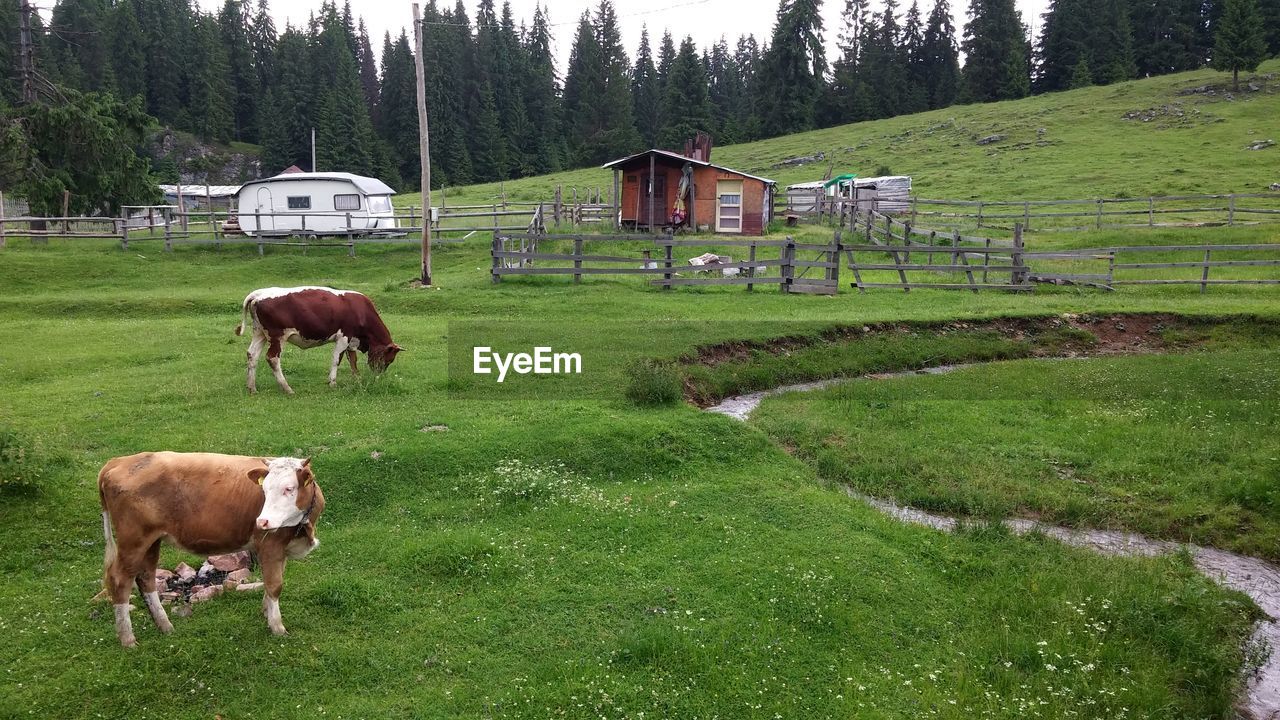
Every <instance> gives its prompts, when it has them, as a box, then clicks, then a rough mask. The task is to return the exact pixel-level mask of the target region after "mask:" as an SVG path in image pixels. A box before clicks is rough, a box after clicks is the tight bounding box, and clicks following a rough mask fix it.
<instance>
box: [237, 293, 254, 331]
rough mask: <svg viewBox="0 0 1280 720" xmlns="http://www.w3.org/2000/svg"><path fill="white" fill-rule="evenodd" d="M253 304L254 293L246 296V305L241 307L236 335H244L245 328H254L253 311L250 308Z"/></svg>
mask: <svg viewBox="0 0 1280 720" xmlns="http://www.w3.org/2000/svg"><path fill="white" fill-rule="evenodd" d="M252 304H253V293H249V294H248V295H245V296H244V305H242V306H241V307H240V324H239V325H237V326H236V335H243V334H244V331H245V329H246V328H247V329H249V330H250V331H252V330H253V313H252V312H250V310H249V308H250V307H251V306H252Z"/></svg>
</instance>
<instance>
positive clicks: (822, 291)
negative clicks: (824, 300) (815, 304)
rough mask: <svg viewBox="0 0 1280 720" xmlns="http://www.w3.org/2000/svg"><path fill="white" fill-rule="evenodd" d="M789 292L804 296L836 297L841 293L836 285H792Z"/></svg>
mask: <svg viewBox="0 0 1280 720" xmlns="http://www.w3.org/2000/svg"><path fill="white" fill-rule="evenodd" d="M788 292H793V293H800V294H802V295H835V294H837V293H838V292H839V288H838V287H837V286H835V285H809V284H803V285H802V284H799V283H792V284H791V286H790V288H789V289H788Z"/></svg>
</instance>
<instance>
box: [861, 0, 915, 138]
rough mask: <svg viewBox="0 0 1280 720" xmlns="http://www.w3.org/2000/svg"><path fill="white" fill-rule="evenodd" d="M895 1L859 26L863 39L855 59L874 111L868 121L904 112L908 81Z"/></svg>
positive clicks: (886, 0)
mask: <svg viewBox="0 0 1280 720" xmlns="http://www.w3.org/2000/svg"><path fill="white" fill-rule="evenodd" d="M897 7H898V5H897V2H896V1H895V0H885V4H884V10H883V12H881V14H880V15H879V16H878V17H876V18H873V19H872V20H870V21H868V22H865V23H864V24H863V31H864V33H865V39H864V41H863V42H862V43H861V50H862V55H861V57H860V58H859V59H858V65H859V68H858V71H859V75H860V76H861V77H862V78H863V79H864V82H865V83H866V86H867V89H868V90H869V92H870V98H872V99H873V101H874V107H875V110H874V112H873V114H872V117H876V118H885V117H894V116H895V115H900V114H902V113H903V112H904V111H905V107H904V106H905V95H904V91H905V90H906V86H907V82H908V78H907V67H906V66H907V63H906V57H905V53H904V52H903V45H902V40H901V37H900V34H901V32H900V30H899V28H898V19H897V18H896V17H895V12H896V11H897Z"/></svg>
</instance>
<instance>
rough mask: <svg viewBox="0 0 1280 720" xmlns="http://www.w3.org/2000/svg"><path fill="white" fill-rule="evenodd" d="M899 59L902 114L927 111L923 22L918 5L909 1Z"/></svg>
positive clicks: (926, 76)
mask: <svg viewBox="0 0 1280 720" xmlns="http://www.w3.org/2000/svg"><path fill="white" fill-rule="evenodd" d="M899 59H900V61H902V62H905V64H906V86H905V88H904V90H903V93H902V112H903V113H908V114H909V113H918V112H923V111H925V110H928V109H929V89H928V84H929V78H928V73H929V65H928V58H927V56H926V55H925V48H924V20H923V19H922V18H921V17H920V3H919V2H918V0H911V7H910V8H909V9H908V10H907V16H906V20H905V23H904V25H903V28H902V52H901V53H900V54H899Z"/></svg>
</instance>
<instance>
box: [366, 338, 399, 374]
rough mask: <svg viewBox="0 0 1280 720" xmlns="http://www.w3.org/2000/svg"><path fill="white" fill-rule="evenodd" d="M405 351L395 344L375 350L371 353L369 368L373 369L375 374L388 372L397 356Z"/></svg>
mask: <svg viewBox="0 0 1280 720" xmlns="http://www.w3.org/2000/svg"><path fill="white" fill-rule="evenodd" d="M403 350H404V348H402V347H400V346H399V345H397V344H395V343H391V344H390V345H387V346H385V347H381V348H374V349H372V350H370V351H369V367H371V368H373V371H374V372H378V373H380V372H382V371H384V370H386V369H387V367H388V366H390V365H391V363H392V362H394V361H395V359H396V354H397V353H400V352H402V351H403Z"/></svg>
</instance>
